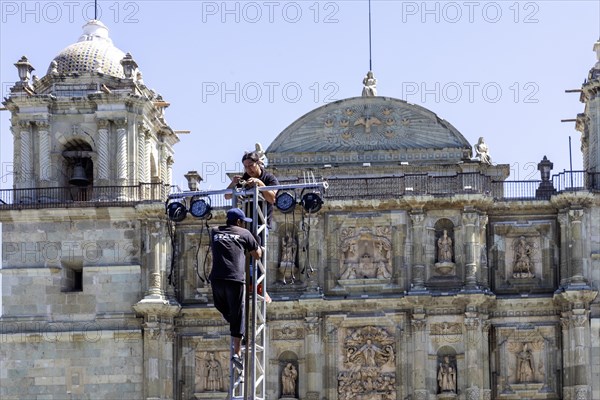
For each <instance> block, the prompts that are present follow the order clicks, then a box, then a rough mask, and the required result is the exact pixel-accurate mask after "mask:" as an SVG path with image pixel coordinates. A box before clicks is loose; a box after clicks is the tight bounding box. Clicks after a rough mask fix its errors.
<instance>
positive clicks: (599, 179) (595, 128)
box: [576, 40, 600, 189]
mask: <svg viewBox="0 0 600 400" xmlns="http://www.w3.org/2000/svg"><path fill="white" fill-rule="evenodd" d="M594 51H595V52H596V58H597V62H596V64H595V65H594V66H593V67H592V69H590V72H589V73H588V77H587V79H586V80H585V81H584V82H583V85H582V86H581V96H580V101H581V102H582V103H584V104H585V109H584V112H583V113H582V114H579V115H577V123H576V129H577V130H578V131H580V132H581V151H582V153H583V168H584V170H586V171H587V172H588V173H589V174H588V182H587V184H588V188H595V189H598V188H600V40H598V41H597V42H596V43H594Z"/></svg>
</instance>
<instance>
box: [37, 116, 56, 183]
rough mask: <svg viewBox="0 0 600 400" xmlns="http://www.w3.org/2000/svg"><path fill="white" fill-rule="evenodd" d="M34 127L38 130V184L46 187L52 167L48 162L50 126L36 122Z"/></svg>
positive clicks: (46, 122)
mask: <svg viewBox="0 0 600 400" xmlns="http://www.w3.org/2000/svg"><path fill="white" fill-rule="evenodd" d="M36 125H37V128H38V138H39V149H38V164H39V166H38V168H39V172H38V176H39V179H40V184H41V185H43V186H48V185H49V184H50V182H51V179H52V176H53V173H52V165H51V162H50V152H51V151H52V149H51V147H50V133H49V132H48V129H49V128H50V124H49V123H48V121H38V122H36Z"/></svg>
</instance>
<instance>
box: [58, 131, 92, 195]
mask: <svg viewBox="0 0 600 400" xmlns="http://www.w3.org/2000/svg"><path fill="white" fill-rule="evenodd" d="M93 154H94V153H93V149H92V146H91V145H90V144H89V143H88V142H87V141H85V140H84V139H81V138H72V139H70V140H69V141H68V142H67V143H66V144H65V145H64V150H63V152H62V155H63V157H64V163H63V173H62V174H61V175H62V176H61V179H62V180H63V182H62V186H64V187H69V188H71V196H72V197H73V200H76V201H85V200H87V197H88V193H87V188H88V187H91V186H93V184H94V162H93V160H92V156H93Z"/></svg>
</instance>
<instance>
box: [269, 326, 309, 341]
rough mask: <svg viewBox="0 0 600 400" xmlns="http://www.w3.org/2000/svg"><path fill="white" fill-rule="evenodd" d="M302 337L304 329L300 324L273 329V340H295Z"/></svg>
mask: <svg viewBox="0 0 600 400" xmlns="http://www.w3.org/2000/svg"><path fill="white" fill-rule="evenodd" d="M303 337H304V330H303V329H302V327H300V326H296V325H285V326H284V327H282V328H280V329H273V340H295V339H302V338H303Z"/></svg>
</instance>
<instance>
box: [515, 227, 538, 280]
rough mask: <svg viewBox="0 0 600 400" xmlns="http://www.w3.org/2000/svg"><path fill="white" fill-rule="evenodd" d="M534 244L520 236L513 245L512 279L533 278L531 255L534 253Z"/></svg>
mask: <svg viewBox="0 0 600 400" xmlns="http://www.w3.org/2000/svg"><path fill="white" fill-rule="evenodd" d="M535 250H536V249H535V245H534V243H532V242H530V241H528V240H527V239H526V238H525V236H521V237H520V238H519V239H518V240H517V241H516V242H515V245H514V266H513V278H534V277H535V274H534V273H533V272H532V271H531V270H532V268H533V255H534V253H535Z"/></svg>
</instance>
